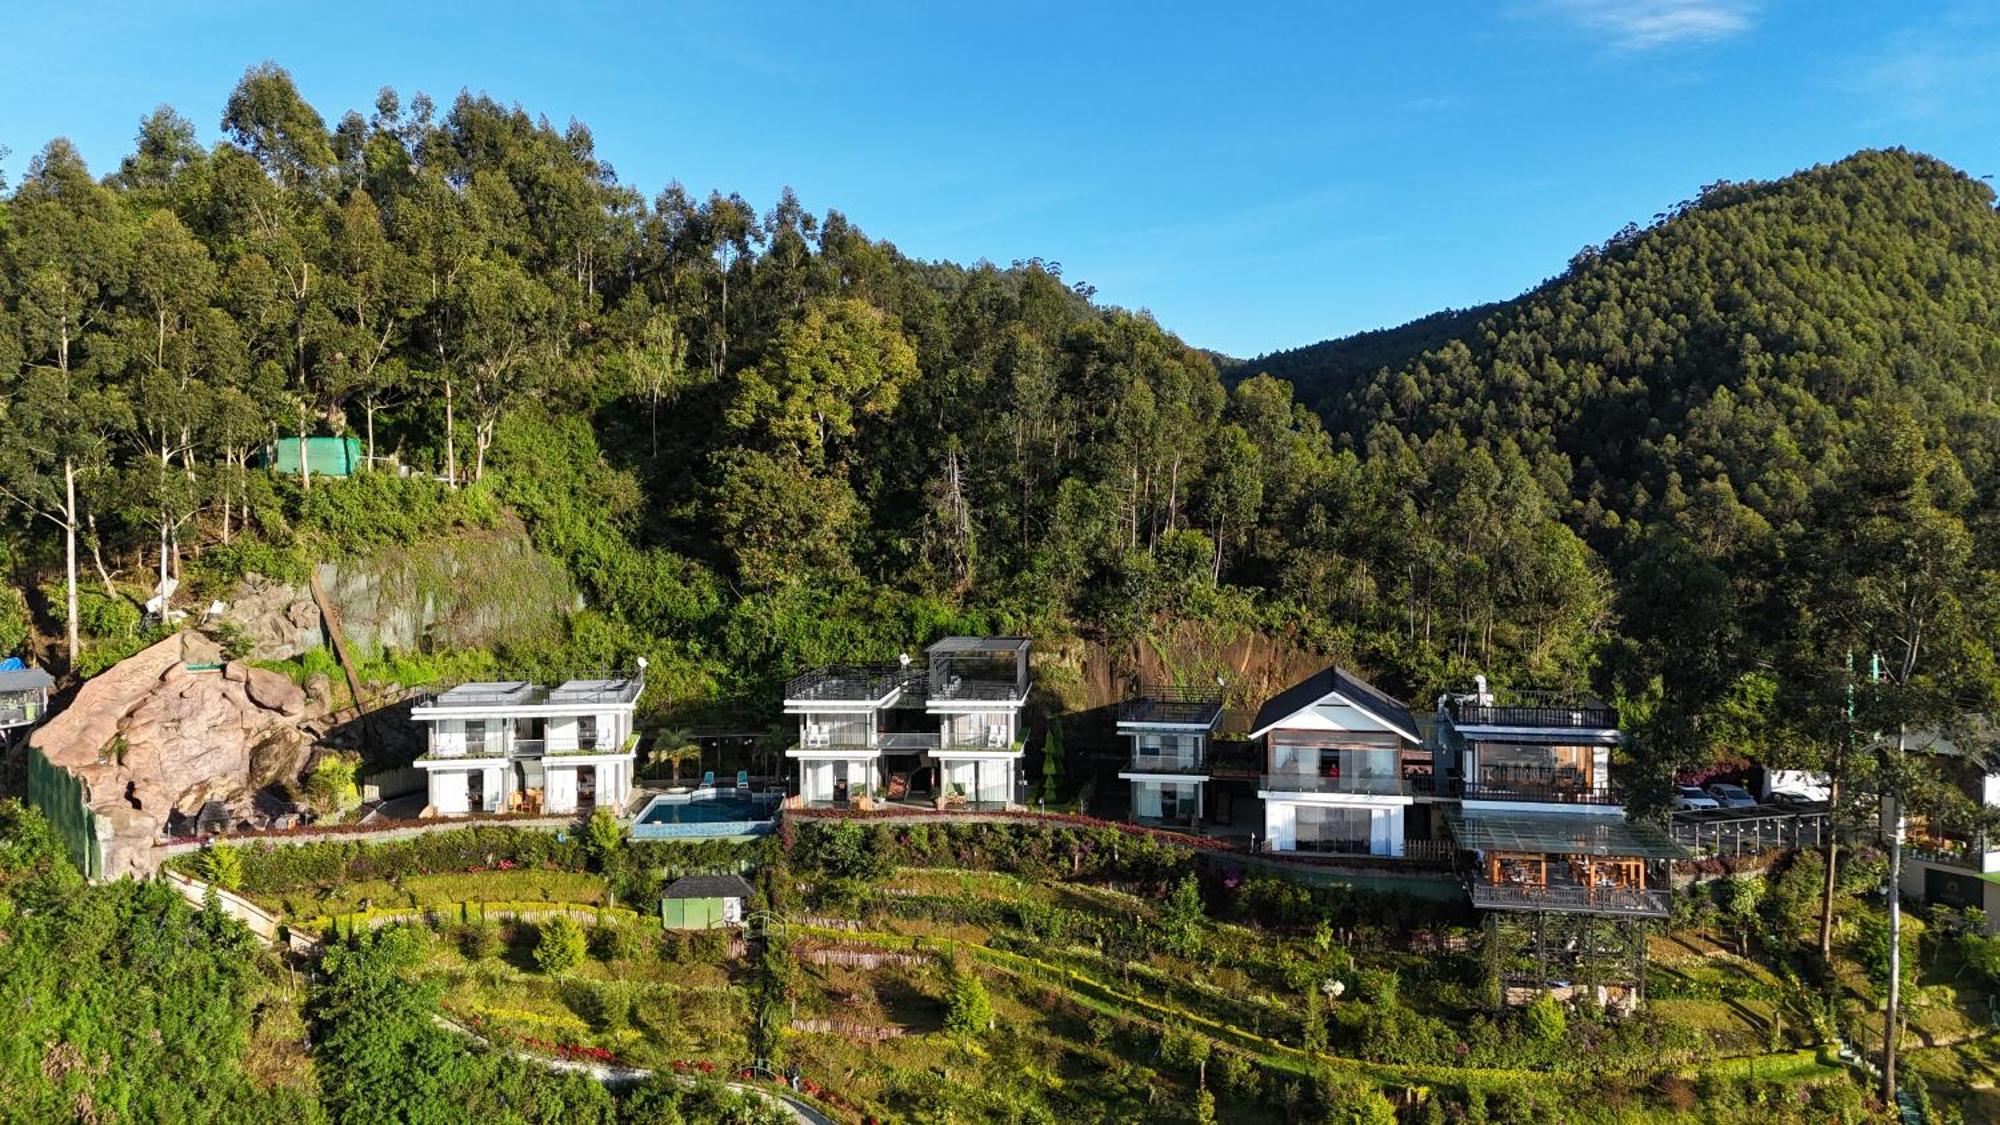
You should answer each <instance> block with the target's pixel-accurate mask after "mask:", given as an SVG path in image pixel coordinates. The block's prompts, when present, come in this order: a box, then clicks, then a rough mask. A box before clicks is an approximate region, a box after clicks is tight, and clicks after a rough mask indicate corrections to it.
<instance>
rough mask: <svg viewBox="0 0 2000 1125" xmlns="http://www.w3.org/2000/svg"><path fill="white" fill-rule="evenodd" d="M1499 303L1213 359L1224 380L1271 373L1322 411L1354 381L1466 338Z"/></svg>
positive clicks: (1449, 310)
mask: <svg viewBox="0 0 2000 1125" xmlns="http://www.w3.org/2000/svg"><path fill="white" fill-rule="evenodd" d="M1500 307H1501V306H1500V305H1498V304H1492V305H1480V306H1479V307H1477V308H1470V309H1445V310H1444V311H1442V312H1434V313H1431V314H1429V315H1427V316H1420V317H1418V318H1417V319H1415V320H1413V321H1410V322H1409V323H1408V324H1399V325H1397V326H1396V327H1394V328H1377V329H1373V330H1371V331H1367V332H1356V333H1355V334H1354V335H1352V336H1342V337H1340V338H1338V339H1334V340H1323V341H1321V342H1319V343H1317V344H1307V345H1305V346H1304V347H1298V348H1286V349H1284V350H1282V351H1275V352H1269V353H1267V354H1265V355H1260V356H1258V357H1257V358H1256V359H1239V360H1222V359H1218V360H1217V361H1216V366H1217V367H1218V368H1219V369H1220V370H1221V371H1222V377H1223V379H1224V380H1225V381H1227V382H1232V383H1233V382H1238V381H1241V380H1243V379H1246V378H1248V377H1250V376H1252V375H1258V374H1263V375H1272V376H1275V377H1277V378H1280V379H1283V380H1284V381H1286V382H1287V383H1290V384H1292V387H1293V389H1294V392H1295V393H1296V394H1297V395H1298V398H1299V401H1301V402H1304V403H1306V404H1307V405H1309V406H1312V407H1314V408H1315V409H1326V408H1329V407H1331V406H1333V405H1334V404H1335V400H1336V399H1337V397H1338V396H1339V395H1341V394H1344V393H1345V392H1346V391H1347V390H1348V389H1349V388H1351V387H1352V386H1353V385H1354V384H1355V383H1356V382H1357V381H1358V380H1360V379H1362V378H1365V377H1367V376H1369V375H1373V374H1374V373H1375V372H1377V371H1380V370H1381V369H1383V368H1385V367H1400V366H1402V365H1403V364H1406V363H1408V362H1409V361H1410V360H1412V359H1414V358H1416V357H1417V356H1419V355H1421V354H1423V353H1424V352H1428V351H1436V350H1437V349H1439V348H1441V347H1443V346H1444V345H1445V344H1447V343H1449V342H1451V341H1452V340H1456V339H1460V338H1461V337H1464V336H1467V335H1469V334H1471V333H1472V331H1473V330H1474V329H1476V328H1478V327H1479V324H1480V322H1481V321H1482V320H1484V319H1485V318H1486V317H1488V316H1491V315H1492V314H1493V312H1494V311H1495V310H1496V309H1498V308H1500Z"/></svg>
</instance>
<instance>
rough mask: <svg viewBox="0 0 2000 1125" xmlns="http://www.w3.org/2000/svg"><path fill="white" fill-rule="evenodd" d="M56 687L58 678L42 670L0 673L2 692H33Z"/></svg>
mask: <svg viewBox="0 0 2000 1125" xmlns="http://www.w3.org/2000/svg"><path fill="white" fill-rule="evenodd" d="M54 686H56V678H55V677H54V676H51V675H49V674H48V673H47V672H45V671H43V670H42V669H40V668H14V669H9V670H7V671H4V672H0V691H33V690H35V689H36V688H43V689H47V688H52V687H54Z"/></svg>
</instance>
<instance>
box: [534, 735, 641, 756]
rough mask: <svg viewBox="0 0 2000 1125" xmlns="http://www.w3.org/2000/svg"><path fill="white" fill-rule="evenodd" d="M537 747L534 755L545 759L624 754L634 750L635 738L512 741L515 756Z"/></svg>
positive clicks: (635, 746)
mask: <svg viewBox="0 0 2000 1125" xmlns="http://www.w3.org/2000/svg"><path fill="white" fill-rule="evenodd" d="M524 746H527V747H539V749H538V750H537V751H536V753H539V754H541V756H542V757H545V758H560V757H563V756H564V755H566V754H624V753H629V752H631V751H632V750H634V749H636V748H637V746H638V739H637V738H628V739H626V740H625V741H624V742H623V743H621V742H619V741H618V740H617V739H615V738H581V739H575V740H565V741H561V742H555V743H551V742H549V741H548V740H547V739H530V738H522V739H516V740H515V741H514V747H515V751H516V753H517V754H519V753H522V751H521V748H522V747H524ZM524 756H525V755H524Z"/></svg>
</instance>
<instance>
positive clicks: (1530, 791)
mask: <svg viewBox="0 0 2000 1125" xmlns="http://www.w3.org/2000/svg"><path fill="white" fill-rule="evenodd" d="M1438 795H1439V796H1447V797H1460V798H1463V799H1464V800H1467V801H1528V802H1532V803H1535V804H1545V805H1615V804H1618V798H1617V797H1616V796H1614V795H1613V794H1612V792H1611V787H1610V786H1608V785H1601V784H1593V783H1591V782H1588V781H1565V780H1562V779H1560V778H1556V777H1547V778H1533V777H1529V778H1523V777H1518V776H1517V777H1492V776H1487V777H1474V778H1464V779H1458V778H1453V779H1449V780H1448V781H1446V782H1444V783H1442V787H1441V789H1440V790H1439V791H1438Z"/></svg>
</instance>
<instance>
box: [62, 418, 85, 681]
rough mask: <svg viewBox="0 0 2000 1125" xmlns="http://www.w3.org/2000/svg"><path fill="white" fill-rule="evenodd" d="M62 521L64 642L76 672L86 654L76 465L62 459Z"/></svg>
mask: <svg viewBox="0 0 2000 1125" xmlns="http://www.w3.org/2000/svg"><path fill="white" fill-rule="evenodd" d="M63 519H64V522H63V552H64V555H65V558H64V560H63V562H64V571H63V577H64V586H63V598H64V602H65V609H67V610H68V612H67V613H66V614H65V617H66V618H67V621H66V623H65V624H66V627H65V629H64V637H63V640H64V643H65V644H67V645H68V646H69V667H70V671H71V673H74V672H75V671H76V664H77V661H78V660H79V659H81V657H82V655H83V651H82V648H81V647H80V646H79V645H78V643H77V630H76V616H77V604H76V462H75V461H73V460H71V459H70V458H67V457H65V458H63Z"/></svg>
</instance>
